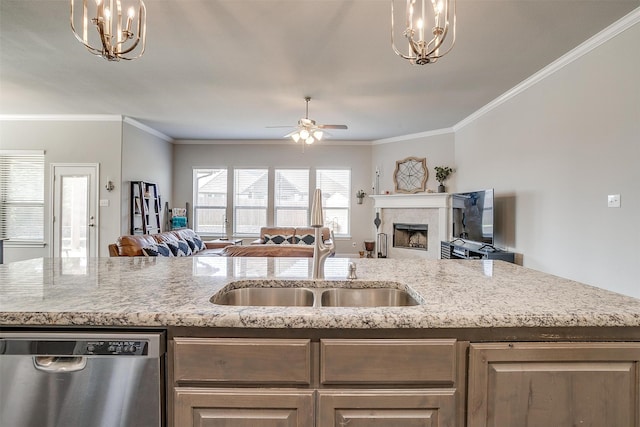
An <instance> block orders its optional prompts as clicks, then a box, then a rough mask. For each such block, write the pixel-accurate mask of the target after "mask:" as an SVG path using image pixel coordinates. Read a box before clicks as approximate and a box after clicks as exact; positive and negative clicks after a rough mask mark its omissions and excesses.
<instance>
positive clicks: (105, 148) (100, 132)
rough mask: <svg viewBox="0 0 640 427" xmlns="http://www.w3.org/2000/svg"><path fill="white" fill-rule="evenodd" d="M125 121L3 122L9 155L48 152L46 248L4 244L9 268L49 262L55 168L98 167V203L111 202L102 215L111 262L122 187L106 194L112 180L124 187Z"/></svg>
mask: <svg viewBox="0 0 640 427" xmlns="http://www.w3.org/2000/svg"><path fill="white" fill-rule="evenodd" d="M121 134H122V119H121V118H120V117H119V116H113V117H110V118H109V119H106V120H92V121H88V120H87V121H85V120H83V121H78V120H75V121H73V120H69V121H65V120H59V119H56V120H3V121H0V141H1V144H0V146H1V147H2V149H4V150H45V171H44V177H45V183H44V191H45V195H44V203H45V224H44V238H45V242H46V243H47V245H46V246H45V247H44V248H14V247H11V243H9V242H5V251H4V254H5V259H4V261H5V262H12V261H20V260H24V259H30V258H38V257H43V256H49V250H50V247H49V243H50V240H49V239H50V233H51V200H50V197H51V196H50V195H51V188H52V186H51V183H50V182H49V180H50V174H51V164H52V163H99V164H100V178H99V180H100V182H99V188H100V194H99V195H98V198H99V199H102V200H105V199H106V200H109V206H108V207H101V208H99V209H100V212H99V220H100V225H99V254H100V256H108V255H109V252H108V246H107V245H108V244H109V243H110V242H112V241H114V240H115V238H116V237H117V236H119V235H120V223H119V216H118V215H117V213H118V212H119V211H120V191H121V188H120V186H119V185H116V188H115V190H114V191H112V192H107V191H106V189H105V188H104V184H105V183H106V180H107V177H108V178H109V179H111V180H112V181H114V182H115V183H118V182H119V181H120V141H121Z"/></svg>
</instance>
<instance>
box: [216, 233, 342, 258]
mask: <svg viewBox="0 0 640 427" xmlns="http://www.w3.org/2000/svg"><path fill="white" fill-rule="evenodd" d="M320 231H321V235H322V239H323V242H324V243H325V244H330V243H331V232H330V230H329V228H327V227H322V228H321V229H320ZM314 243H315V228H313V227H262V228H261V229H260V238H258V239H257V240H254V241H253V242H251V244H250V245H246V246H227V247H226V248H224V249H223V250H222V255H224V256H245V257H312V256H313V246H314ZM334 254H335V253H332V254H331V256H333V255H334Z"/></svg>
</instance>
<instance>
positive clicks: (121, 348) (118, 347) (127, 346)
mask: <svg viewBox="0 0 640 427" xmlns="http://www.w3.org/2000/svg"><path fill="white" fill-rule="evenodd" d="M85 350H86V352H85V353H84V354H86V355H101V356H102V355H110V356H115V355H118V356H121V355H122V356H126V355H131V356H145V355H147V354H148V346H147V342H146V341H125V340H123V341H119V340H109V341H106V340H105V341H86V342H85Z"/></svg>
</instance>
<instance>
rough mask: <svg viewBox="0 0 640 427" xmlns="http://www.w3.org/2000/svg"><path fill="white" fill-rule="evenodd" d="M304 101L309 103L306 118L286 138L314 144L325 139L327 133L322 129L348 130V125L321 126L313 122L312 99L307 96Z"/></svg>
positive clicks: (299, 121)
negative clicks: (310, 115)
mask: <svg viewBox="0 0 640 427" xmlns="http://www.w3.org/2000/svg"><path fill="white" fill-rule="evenodd" d="M304 100H305V102H306V103H307V105H306V110H305V111H306V113H305V116H304V118H302V119H300V120H298V126H297V129H296V130H295V131H293V132H291V133H289V134H287V135H285V138H287V137H291V139H293V142H298V141H301V140H302V141H303V142H304V143H306V144H313V143H314V142H316V141H321V140H322V138H324V136H325V132H324V131H323V130H322V129H347V126H346V125H319V124H317V123H316V121H315V120H311V119H310V118H309V101H311V97H310V96H306V97H305V98H304Z"/></svg>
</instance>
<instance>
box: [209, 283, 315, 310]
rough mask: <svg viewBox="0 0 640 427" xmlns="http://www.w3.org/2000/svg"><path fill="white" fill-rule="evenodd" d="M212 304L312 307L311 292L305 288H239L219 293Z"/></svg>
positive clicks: (212, 300)
mask: <svg viewBox="0 0 640 427" xmlns="http://www.w3.org/2000/svg"><path fill="white" fill-rule="evenodd" d="M211 302H212V303H214V304H224V305H253V306H289V307H290V306H297V307H305V306H306V307H311V306H313V302H314V296H313V292H312V291H311V290H309V289H305V288H240V289H232V290H230V291H227V292H223V293H219V294H216V295H214V296H213V297H212V298H211Z"/></svg>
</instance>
